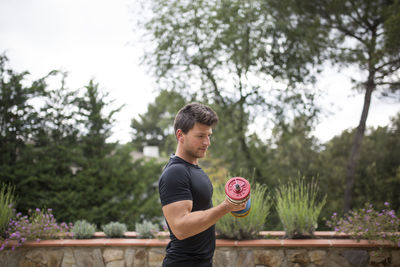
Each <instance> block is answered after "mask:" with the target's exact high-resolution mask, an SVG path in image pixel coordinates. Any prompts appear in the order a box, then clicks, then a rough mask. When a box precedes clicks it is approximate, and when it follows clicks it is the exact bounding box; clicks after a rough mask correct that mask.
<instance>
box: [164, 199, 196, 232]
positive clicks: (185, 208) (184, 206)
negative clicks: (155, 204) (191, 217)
mask: <svg viewBox="0 0 400 267" xmlns="http://www.w3.org/2000/svg"><path fill="white" fill-rule="evenodd" d="M192 207H193V201H192V200H181V201H176V202H173V203H170V204H168V205H165V206H163V207H162V211H163V213H164V217H165V219H166V220H167V222H168V224H169V226H170V227H171V230H172V232H174V234H175V231H177V230H179V229H178V228H179V224H180V223H181V221H182V220H183V217H184V216H185V215H186V214H188V213H190V212H191V211H192Z"/></svg>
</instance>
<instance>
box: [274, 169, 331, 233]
mask: <svg viewBox="0 0 400 267" xmlns="http://www.w3.org/2000/svg"><path fill="white" fill-rule="evenodd" d="M318 191H319V188H318V185H317V182H316V181H314V179H312V180H311V182H310V183H307V182H306V181H305V178H304V177H302V178H298V179H297V180H296V181H294V182H293V181H289V182H288V183H287V184H284V185H281V186H279V188H277V189H276V194H275V200H276V210H277V212H278V215H279V218H280V220H281V223H282V225H283V227H284V230H285V233H286V236H285V237H286V238H304V237H307V238H308V237H312V236H313V234H314V231H315V230H316V229H317V227H318V217H319V214H320V212H321V209H322V207H323V206H324V205H325V203H326V198H327V197H326V195H325V196H324V197H323V198H322V200H321V201H319V202H318V201H317V195H318Z"/></svg>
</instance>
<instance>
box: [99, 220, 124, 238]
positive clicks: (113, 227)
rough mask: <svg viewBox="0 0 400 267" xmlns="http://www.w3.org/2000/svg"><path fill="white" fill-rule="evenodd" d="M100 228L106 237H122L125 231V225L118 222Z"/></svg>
mask: <svg viewBox="0 0 400 267" xmlns="http://www.w3.org/2000/svg"><path fill="white" fill-rule="evenodd" d="M102 228H103V232H104V234H105V235H106V236H107V237H123V236H124V234H125V232H126V229H127V228H126V224H124V223H119V222H110V223H108V224H106V225H103V227H102Z"/></svg>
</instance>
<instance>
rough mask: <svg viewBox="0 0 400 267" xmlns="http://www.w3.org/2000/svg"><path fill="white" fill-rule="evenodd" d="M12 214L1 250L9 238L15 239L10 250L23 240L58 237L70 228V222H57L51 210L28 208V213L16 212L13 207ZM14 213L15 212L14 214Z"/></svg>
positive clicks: (61, 236)
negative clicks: (23, 214)
mask: <svg viewBox="0 0 400 267" xmlns="http://www.w3.org/2000/svg"><path fill="white" fill-rule="evenodd" d="M13 213H14V216H13V218H12V219H10V221H9V223H8V228H7V230H6V238H5V239H4V240H3V242H2V246H1V247H0V251H1V250H3V249H4V248H5V247H6V246H7V245H8V244H9V241H10V240H16V241H17V242H16V243H13V245H12V250H14V249H15V248H16V247H19V246H21V245H22V244H23V243H24V242H25V241H28V240H36V241H37V242H40V240H41V239H58V238H63V237H64V236H67V235H66V234H67V233H68V232H69V230H70V229H71V227H72V225H71V224H66V223H61V224H58V223H57V221H56V219H55V218H54V216H53V214H52V210H51V209H48V210H40V209H36V210H34V211H32V210H29V211H28V215H25V216H22V214H21V213H20V212H19V213H16V211H15V209H13ZM15 213H16V214H15Z"/></svg>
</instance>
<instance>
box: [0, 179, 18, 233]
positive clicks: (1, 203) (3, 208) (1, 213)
mask: <svg viewBox="0 0 400 267" xmlns="http://www.w3.org/2000/svg"><path fill="white" fill-rule="evenodd" d="M14 201H15V198H14V188H13V187H11V186H8V185H6V184H1V189H0V238H6V230H7V226H8V223H9V222H10V219H11V218H12V217H13V215H14V213H13V205H14V204H15V203H14Z"/></svg>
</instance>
